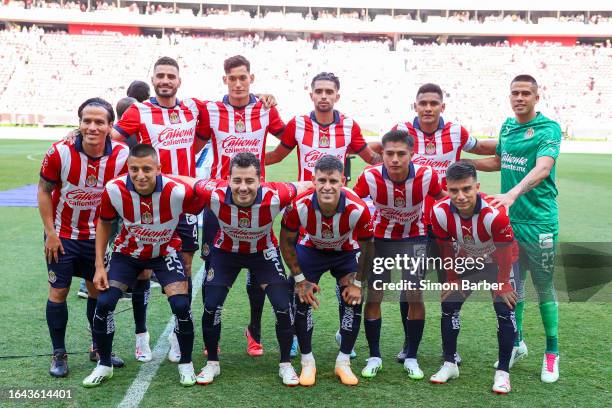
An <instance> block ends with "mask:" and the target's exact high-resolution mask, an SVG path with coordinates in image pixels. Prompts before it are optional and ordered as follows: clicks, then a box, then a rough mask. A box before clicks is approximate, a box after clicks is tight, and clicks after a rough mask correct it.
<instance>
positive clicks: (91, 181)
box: [85, 174, 98, 187]
mask: <svg viewBox="0 0 612 408" xmlns="http://www.w3.org/2000/svg"><path fill="white" fill-rule="evenodd" d="M96 184H98V178H97V177H96V176H94V175H93V174H90V175H89V176H87V178H86V179H85V185H86V186H87V187H95V185H96Z"/></svg>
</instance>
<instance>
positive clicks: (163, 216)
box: [159, 184, 176, 223]
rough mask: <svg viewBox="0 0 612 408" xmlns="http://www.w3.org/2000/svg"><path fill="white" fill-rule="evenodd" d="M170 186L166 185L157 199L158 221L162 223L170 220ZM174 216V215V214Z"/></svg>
mask: <svg viewBox="0 0 612 408" xmlns="http://www.w3.org/2000/svg"><path fill="white" fill-rule="evenodd" d="M172 189H173V185H172V184H166V185H165V186H164V189H163V190H162V192H161V194H160V197H159V221H160V222H162V223H164V222H168V221H170V220H171V219H172V216H173V214H172V207H171V205H170V196H171V195H172ZM174 216H176V214H174Z"/></svg>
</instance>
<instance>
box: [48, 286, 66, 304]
mask: <svg viewBox="0 0 612 408" xmlns="http://www.w3.org/2000/svg"><path fill="white" fill-rule="evenodd" d="M69 291H70V288H54V287H53V286H49V300H50V301H52V302H53V303H63V302H65V301H66V298H67V297H68V292H69Z"/></svg>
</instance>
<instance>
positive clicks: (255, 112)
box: [251, 102, 265, 150]
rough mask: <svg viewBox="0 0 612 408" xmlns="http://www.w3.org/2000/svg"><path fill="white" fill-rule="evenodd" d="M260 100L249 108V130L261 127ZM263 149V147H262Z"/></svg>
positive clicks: (253, 130)
mask: <svg viewBox="0 0 612 408" xmlns="http://www.w3.org/2000/svg"><path fill="white" fill-rule="evenodd" d="M261 106H262V104H261V102H257V103H256V104H255V106H253V109H252V110H251V131H252V132H255V131H257V130H259V129H261V120H260V117H261ZM264 150H265V148H264Z"/></svg>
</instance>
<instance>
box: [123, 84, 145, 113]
mask: <svg viewBox="0 0 612 408" xmlns="http://www.w3.org/2000/svg"><path fill="white" fill-rule="evenodd" d="M150 95H151V88H149V84H147V83H146V82H142V81H133V82H132V83H131V84H130V86H128V89H127V96H129V97H132V98H134V99H136V100H137V101H138V102H142V101H144V100H146V99H149V96H150ZM119 117H121V115H119Z"/></svg>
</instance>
